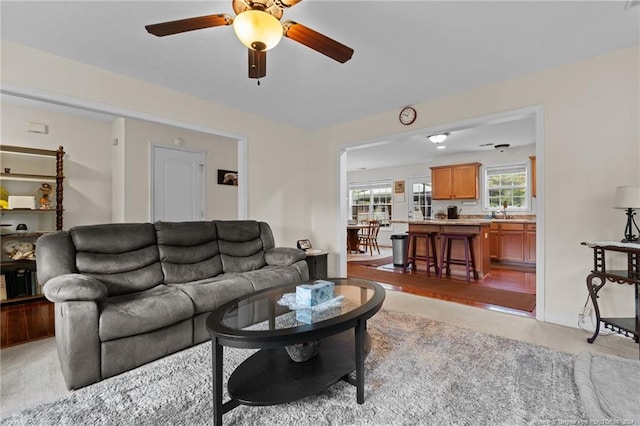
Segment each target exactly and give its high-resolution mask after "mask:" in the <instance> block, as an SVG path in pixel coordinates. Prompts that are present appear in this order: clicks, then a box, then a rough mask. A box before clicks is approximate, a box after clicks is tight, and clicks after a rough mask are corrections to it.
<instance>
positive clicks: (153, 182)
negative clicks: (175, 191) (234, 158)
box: [149, 142, 207, 222]
mask: <svg viewBox="0 0 640 426" xmlns="http://www.w3.org/2000/svg"><path fill="white" fill-rule="evenodd" d="M156 148H161V149H170V150H172V151H180V152H190V153H193V154H199V155H200V164H202V165H203V170H202V175H201V178H202V193H201V194H200V200H201V201H202V218H201V220H205V218H206V217H207V153H206V152H205V151H203V150H201V149H195V148H185V147H183V146H171V145H166V144H160V143H155V142H149V154H150V155H149V157H150V158H149V165H150V166H149V183H150V185H149V202H150V203H151V205H150V206H149V221H150V222H155V221H156V220H157V219H156V212H155V206H156V203H155V201H156V200H155V193H156V187H155V186H156V179H155V171H156V170H155V168H156V162H155V153H156Z"/></svg>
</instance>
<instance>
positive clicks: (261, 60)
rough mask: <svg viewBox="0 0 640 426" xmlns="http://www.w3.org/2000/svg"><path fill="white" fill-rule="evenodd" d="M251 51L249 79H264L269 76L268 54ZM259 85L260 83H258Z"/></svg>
mask: <svg viewBox="0 0 640 426" xmlns="http://www.w3.org/2000/svg"><path fill="white" fill-rule="evenodd" d="M248 50H249V78H262V77H265V76H266V75H267V52H265V51H264V50H262V51H258V50H253V49H248ZM258 83H259V82H258Z"/></svg>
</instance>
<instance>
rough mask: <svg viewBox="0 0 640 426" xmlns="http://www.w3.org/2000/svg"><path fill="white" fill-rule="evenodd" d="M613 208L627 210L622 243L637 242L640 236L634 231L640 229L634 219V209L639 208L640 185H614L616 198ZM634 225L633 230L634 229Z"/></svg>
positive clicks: (639, 232) (639, 230)
mask: <svg viewBox="0 0 640 426" xmlns="http://www.w3.org/2000/svg"><path fill="white" fill-rule="evenodd" d="M614 208H616V209H625V210H626V211H627V226H626V228H625V229H624V239H623V240H622V242H623V243H638V242H640V237H639V236H638V235H635V234H634V232H635V231H638V234H640V229H638V225H637V224H636V221H635V219H634V216H635V215H636V212H635V211H634V210H635V209H640V186H618V187H616V198H615V203H614ZM634 227H635V230H634Z"/></svg>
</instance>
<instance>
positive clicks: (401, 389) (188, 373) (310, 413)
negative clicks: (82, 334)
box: [2, 310, 585, 426]
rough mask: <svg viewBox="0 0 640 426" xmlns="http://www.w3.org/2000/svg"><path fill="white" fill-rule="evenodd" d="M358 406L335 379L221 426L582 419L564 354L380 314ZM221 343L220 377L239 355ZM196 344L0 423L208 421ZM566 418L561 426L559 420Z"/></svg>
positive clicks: (233, 415) (206, 362)
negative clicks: (318, 389) (308, 394)
mask: <svg viewBox="0 0 640 426" xmlns="http://www.w3.org/2000/svg"><path fill="white" fill-rule="evenodd" d="M368 331H369V333H370V334H371V337H372V351H371V353H370V354H369V356H368V358H367V360H366V367H365V371H366V373H365V374H366V376H365V402H364V404H362V405H358V404H357V403H356V400H355V399H356V396H355V388H354V387H353V386H351V385H349V384H347V383H345V382H339V383H337V384H335V385H334V386H332V387H330V388H329V389H326V390H325V391H323V392H321V393H320V394H318V395H316V396H313V397H308V398H305V399H302V400H299V401H296V402H293V403H289V404H283V405H277V406H267V407H247V406H240V407H238V408H236V409H234V410H232V411H231V412H229V413H227V414H225V415H224V418H223V420H224V423H225V424H226V425H247V424H251V425H294V424H295V425H311V424H313V425H343V424H347V425H405V424H420V425H445V424H446V425H509V426H516V425H529V424H582V423H581V422H584V421H585V417H584V416H585V413H584V411H583V409H582V406H581V404H580V400H579V395H578V393H577V389H576V386H575V384H574V380H573V364H574V358H575V357H574V356H573V355H569V354H566V353H563V352H556V351H552V350H550V349H547V348H544V347H541V346H536V345H531V344H527V343H523V342H519V341H515V340H510V339H506V338H502V337H498V336H493V335H489V334H483V333H480V332H476V331H471V330H467V329H463V328H458V327H454V326H450V325H447V324H444V323H440V322H436V321H432V320H429V319H425V318H421V317H416V316H412V315H407V314H401V313H396V312H388V311H384V310H383V311H381V312H380V313H378V314H377V315H376V316H374V317H373V318H372V319H371V320H370V321H369V323H368ZM249 353H250V352H249V351H247V350H240V349H229V348H225V352H224V354H225V355H224V356H225V365H224V374H225V382H226V379H227V377H228V376H229V374H230V372H231V371H233V369H234V368H235V367H236V366H237V365H239V363H240V362H242V361H243V360H244V359H245V358H246V357H247V356H248V354H249ZM211 407H212V405H211V345H210V344H209V343H204V344H201V345H198V346H196V347H194V348H190V349H187V350H184V351H181V352H179V353H177V354H174V355H171V356H168V357H166V358H163V359H161V360H158V361H155V362H152V363H150V364H147V365H144V366H142V367H140V368H137V369H135V370H132V371H129V372H126V373H123V374H121V375H119V376H116V377H112V378H109V379H106V380H104V381H102V382H99V383H96V384H94V385H91V386H88V387H86V388H83V389H80V390H77V391H75V392H73V393H72V394H71V395H68V396H65V397H63V398H61V399H59V400H58V401H54V402H52V403H46V404H42V405H40V406H37V407H35V408H32V409H27V410H25V411H22V412H20V413H17V414H15V415H13V416H11V417H8V418H6V419H4V420H3V421H2V424H3V425H25V424H29V425H50V424H56V425H78V424H92V425H93V424H110V425H111V424H113V425H115V424H118V425H158V424H167V425H169V424H171V425H196V424H211V411H212V408H211ZM559 422H566V423H559Z"/></svg>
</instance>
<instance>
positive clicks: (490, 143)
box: [478, 142, 493, 148]
mask: <svg viewBox="0 0 640 426" xmlns="http://www.w3.org/2000/svg"><path fill="white" fill-rule="evenodd" d="M478 146H479V147H480V148H483V147H485V146H493V142H489V143H483V144H480V145H478Z"/></svg>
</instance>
